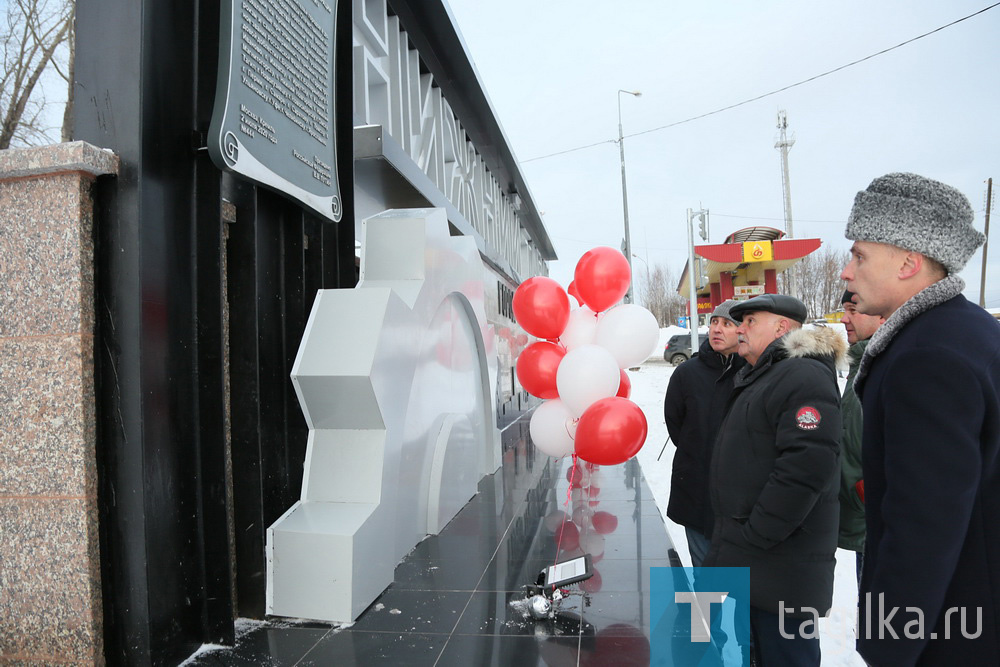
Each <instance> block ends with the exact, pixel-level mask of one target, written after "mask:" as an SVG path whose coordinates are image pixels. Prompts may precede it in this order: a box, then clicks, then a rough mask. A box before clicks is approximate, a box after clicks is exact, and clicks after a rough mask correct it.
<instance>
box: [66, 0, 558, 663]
mask: <svg viewBox="0 0 1000 667" xmlns="http://www.w3.org/2000/svg"><path fill="white" fill-rule="evenodd" d="M237 12H238V13H239V15H240V17H241V20H245V21H247V24H246V25H242V26H240V27H239V37H240V39H239V40H238V39H234V37H233V35H234V32H233V31H234V27H233V26H234V25H237V23H236V22H234V21H233V18H234V16H235V14H236V13H237ZM307 16H308V17H310V18H306V17H307ZM324 16H326V17H328V19H329V21H327V19H323V20H322V21H321V20H320V19H321V18H323V17H324ZM246 17H249V18H246ZM317 17H319V18H317ZM313 21H315V22H316V25H319V26H320V28H319V29H317V27H316V25H314V24H313ZM317 30H319V31H318V32H317ZM324 30H327V31H328V33H324V32H323V31H324ZM303 34H309V35H311V37H309V39H308V40H305V41H303V42H302V44H301V45H300V44H299V41H296V40H298V39H299V38H301V37H302V35H303ZM225 35H228V36H229V37H228V42H227V39H226V38H225ZM282 39H289V40H293V42H294V44H293V46H294V47H295V49H290V48H289V45H288V44H284V45H282V43H281V40H282ZM240 40H242V41H240ZM237 42H239V43H240V47H239V56H238V57H237V55H236V54H235V50H236V47H235V46H234V44H235V43H237ZM303 45H304V46H303ZM322 48H329V52H328V54H329V55H331V56H332V59H333V62H332V63H331V62H329V61H328V60H327V56H325V55H324V56H322V57H320V56H318V55H317V54H318V53H319V52H320V50H321V49H322ZM76 49H77V50H76V75H75V78H76V81H75V96H76V118H75V136H74V138H75V139H81V140H85V141H87V142H89V143H92V144H94V145H96V146H99V147H102V148H107V149H110V150H113V151H114V152H115V153H116V154H117V155H118V156H119V158H120V160H121V167H120V172H119V177H118V178H117V180H115V181H113V182H105V183H99V184H98V186H97V190H96V191H95V193H94V195H95V200H96V210H95V220H94V229H95V238H94V243H95V272H96V288H95V289H96V294H95V303H96V310H97V311H98V316H97V322H96V331H95V335H94V347H95V356H96V368H95V378H96V379H95V384H96V391H97V405H98V414H97V442H98V451H97V458H98V488H97V496H98V507H99V517H98V519H99V525H100V546H101V572H100V579H101V588H102V592H103V599H102V603H103V626H104V653H105V659H106V661H107V662H108V663H109V664H153V665H160V664H177V663H178V662H179V661H181V660H183V659H184V658H185V657H187V656H188V655H190V654H191V653H192V652H193V651H194V650H195V649H197V648H198V646H200V645H201V644H203V643H216V644H231V643H232V642H233V639H234V626H233V619H234V618H236V617H250V618H261V617H263V615H264V614H265V612H266V605H267V596H268V588H267V580H268V576H267V569H268V564H267V561H266V549H265V543H266V540H267V531H268V529H269V527H271V526H272V525H274V524H275V522H276V521H277V520H278V519H279V518H280V517H281V516H282V515H283V514H284V513H286V512H287V511H288V510H289V508H291V507H292V506H293V505H295V504H296V503H297V502H299V501H300V500H301V499H302V498H304V497H306V496H307V495H308V493H309V490H308V489H307V488H305V487H304V486H303V484H304V481H306V482H308V480H307V479H306V480H304V465H305V461H306V457H307V454H306V451H307V445H308V442H309V440H310V437H311V436H310V429H311V426H315V424H310V423H309V422H308V421H307V419H309V417H308V415H304V414H303V409H302V407H300V403H299V398H300V397H299V395H298V394H297V387H296V385H295V384H293V381H292V378H291V377H290V375H291V374H292V370H293V367H294V366H295V362H296V358H297V356H298V355H299V354H300V348H301V346H302V345H303V336H304V334H305V332H306V330H307V326H308V322H309V318H310V313H311V312H313V310H314V306H315V305H316V301H317V296H316V295H317V294H318V293H320V292H321V290H326V291H327V293H330V292H337V291H338V290H353V289H354V287H355V285H356V284H357V282H358V275H359V255H358V251H357V248H356V243H357V241H359V240H360V239H361V238H362V235H361V233H360V230H361V229H362V221H363V219H366V218H369V217H371V216H378V215H380V214H382V213H384V212H385V211H386V210H388V209H399V208H410V209H412V208H421V209H433V210H434V211H435V212H436V213H434V214H427V215H428V216H430V217H432V218H435V219H436V220H437V221H438V222H437V223H436V224H437V227H436V228H437V229H438V231H437V232H435V234H438V236H439V237H440V234H441V231H440V230H446V231H445V236H452V237H455V236H459V237H467V238H466V239H464V240H463V243H462V244H460V245H462V247H463V251H462V252H464V253H468V252H469V250H470V248H471V249H472V250H471V252H472V254H473V255H476V254H477V252H478V257H476V262H479V265H480V266H481V277H480V279H479V280H478V281H475V282H476V284H475V285H463V286H462V287H461V289H460V290H459V291H461V292H462V293H466V294H473V295H475V294H480V295H481V296H480V297H477V298H478V299H479V300H478V301H470V300H469V299H468V298H465V300H464V301H463V300H462V299H457V300H455V299H451V298H449V299H447V300H446V303H447V304H453V303H454V304H461V303H476V304H478V305H476V307H475V308H472V309H470V308H469V307H467V306H462V307H461V308H457V309H455V310H454V311H452V310H449V308H450V306H449V307H446V308H444V309H443V310H442V311H441V313H442V314H441V315H440V317H441V318H445V319H446V320H447V321H448V322H455V321H456V320H451V319H447V318H450V317H451V315H448V313H451V312H458V313H460V312H464V313H466V315H465V316H464V317H465V318H466V319H465V320H464V321H466V322H471V321H473V319H474V321H476V322H477V323H482V322H483V321H484V320H485V322H486V324H485V325H484V326H485V327H486V329H485V331H486V332H487V333H489V334H492V341H493V344H494V345H495V347H494V348H492V349H490V350H489V354H490V355H492V357H491V358H492V359H493V361H492V363H493V364H495V366H493V368H495V369H496V370H495V371H492V370H491V372H489V373H485V374H484V373H480V374H479V375H478V376H476V377H478V378H479V380H477V381H476V382H478V384H475V386H476V387H479V388H481V389H482V388H484V387H485V389H483V390H482V391H480V392H479V394H478V395H489V396H491V397H492V398H491V399H490V400H492V401H494V403H493V405H491V406H490V408H491V410H490V412H489V414H490V415H492V417H491V419H492V421H491V422H488V423H483V424H481V425H480V426H479V427H477V428H480V430H481V431H482V432H484V433H485V432H487V431H488V430H489V429H493V430H496V429H502V428H504V426H505V425H507V424H509V423H511V422H512V421H513V420H514V419H516V418H517V417H518V416H519V415H521V414H523V412H524V411H525V410H527V409H528V407H529V406H530V404H529V401H528V397H527V395H526V394H525V393H524V392H523V391H522V390H521V389H520V387H519V386H518V384H517V382H516V377H515V376H514V373H513V359H514V357H515V356H516V353H517V351H518V349H519V346H522V345H524V344H525V343H526V339H525V338H524V337H523V334H522V333H521V332H520V331H519V329H518V328H517V326H516V324H515V323H514V321H513V317H512V312H511V306H510V300H511V297H512V295H513V290H514V289H515V288H516V287H517V285H518V283H519V282H520V281H521V280H522V279H524V278H526V277H528V276H531V275H536V274H544V273H545V272H546V268H545V262H546V261H547V260H551V259H555V253H554V251H553V248H552V244H551V242H550V240H549V239H548V236H547V235H546V233H545V230H544V227H543V226H542V223H541V219H540V216H539V214H538V211H537V209H536V207H535V205H534V202H533V200H532V197H531V194H530V191H529V189H528V187H527V185H526V183H525V182H524V179H523V176H522V174H521V173H520V170H519V168H518V165H517V161H516V159H514V157H513V155H512V154H511V151H510V148H509V145H508V143H507V141H506V138H505V137H504V135H503V132H502V130H501V128H500V124H499V122H498V121H497V119H496V117H495V114H494V113H493V110H492V108H491V107H490V105H489V102H488V100H487V97H486V94H485V92H484V91H483V90H482V84H481V82H479V80H478V77H477V75H476V73H475V68H474V67H473V65H472V63H471V61H470V59H469V56H468V54H467V52H466V51H465V48H464V46H463V44H462V39H461V36H460V35H459V34H458V31H457V29H456V27H455V26H454V22H453V20H452V17H451V15H450V13H449V11H448V9H447V7H446V5H445V4H444V3H442V2H439V1H438V0H433V1H431V2H421V1H418V0H365V1H360V0H359V1H355V2H346V1H345V0H340V1H337V2H334V1H332V0H309V1H308V2H306V1H305V0H202V1H198V2H196V1H194V0H171V1H169V2H168V1H166V0H78V4H77V46H76ZM244 49H246V51H244ZM303 49H304V50H305V51H303ZM293 51H295V53H293ZM292 56H294V57H292ZM306 56H308V58H306ZM302 58H306V60H305V61H303V60H302ZM303 62H308V63H311V64H309V65H308V66H309V67H311V68H312V69H311V70H310V71H309V72H308V73H306V72H305V70H304V69H303V68H304V67H305V65H303ZM220 63H223V65H222V66H221V67H220ZM225 63H228V65H227V64H225ZM275 63H280V64H281V68H279V67H276V66H275ZM324 67H328V68H329V69H328V71H327V72H325V73H324V71H323V68H324ZM282 68H284V69H282ZM300 69H303V71H302V72H299V70H300ZM223 73H225V76H226V77H227V78H228V80H229V83H232V82H233V80H234V79H235V78H236V76H237V75H238V76H239V79H240V81H239V85H237V86H236V90H237V92H238V93H239V94H241V95H243V96H244V99H243V101H242V102H240V101H238V100H237V101H236V105H235V107H233V106H229V105H227V104H226V103H224V102H220V94H219V91H220V89H222V90H230V88H231V87H225V86H223V85H222V83H221V82H220V77H221V76H222V75H223ZM244 78H245V79H246V81H244ZM321 81H327V82H328V85H329V89H327V90H325V91H324V90H322V86H319V87H317V86H318V85H319V84H318V82H321ZM290 82H291V83H296V82H298V83H300V84H303V85H302V87H300V88H299V89H296V90H292V89H291V88H289V83H290ZM241 86H242V87H241ZM276 92H277V93H280V95H278V94H275V93H276ZM282 96H284V97H282ZM289 96H292V98H294V99H290V98H289ZM296 96H297V97H296ZM327 101H328V102H329V105H327ZM220 108H221V109H235V115H228V114H227V113H223V119H222V120H220V116H219V115H218V114H217V113H216V111H217V110H218V109H220ZM286 112H287V113H286ZM213 117H214V118H215V120H216V123H214V124H213ZM282 119H284V121H287V123H288V124H290V125H288V124H283V120H282ZM325 122H329V126H328V129H326V130H323V129H322V128H321V127H320V126H322V125H323V123H325ZM230 123H233V124H235V125H231V124H230ZM303 126H305V127H306V128H308V129H305V130H304V129H303ZM234 127H235V130H234V129H233V128H234ZM318 128H319V129H318ZM324 132H325V135H324ZM230 133H231V134H232V135H233V136H235V137H236V139H237V140H236V141H230V143H228V144H227V143H225V138H226V137H227V136H229V135H230ZM313 135H316V136H313ZM220 138H221V140H220ZM306 138H308V140H307V139H306ZM320 139H323V140H325V141H326V143H325V144H324V143H323V141H320ZM310 141H311V142H312V143H311V144H310V143H309V142H310ZM303 146H305V147H307V148H303ZM329 147H335V148H333V151H332V153H330V152H323V151H324V150H326V149H327V148H329ZM266 149H273V150H272V151H271V152H269V151H268V150H266ZM234 151H235V152H234ZM272 153H274V154H272ZM296 153H297V154H298V155H296ZM213 154H215V160H213ZM248 154H249V155H250V156H252V157H253V162H254V164H253V165H252V167H251V168H249V169H247V168H245V165H244V164H241V162H242V159H243V158H245V157H247V155H248ZM233 158H235V160H234V159H233ZM300 167H301V168H302V171H298V172H296V170H298V169H299V168H300ZM262 169H263V171H262ZM286 169H288V170H291V171H290V172H288V171H285V170H286ZM289 173H290V174H291V175H288V174H289ZM274 174H278V175H280V178H281V179H284V181H287V182H290V183H293V184H294V185H295V187H289V186H288V185H287V184H285V183H282V182H281V181H280V180H277V179H275V178H272V175H274ZM327 181H328V182H327ZM315 185H318V186H319V189H318V190H315V191H314V192H313V193H312V194H313V195H315V197H312V198H310V197H309V196H305V195H303V193H302V192H298V191H297V190H296V188H298V189H299V190H303V191H306V190H309V189H310V188H312V187H313V186H315ZM334 186H336V187H334ZM317 197H318V199H317ZM335 197H339V204H337V203H336V200H335V199H334V198H335ZM338 219H339V222H338V221H337V220H338ZM443 241H447V239H446V238H445V239H443ZM400 242H401V241H400ZM470 244H471V245H470ZM388 245H389V246H390V247H391V246H392V244H391V243H389V244H388ZM444 245H445V246H447V245H448V243H444ZM380 261H385V260H384V259H383V260H380ZM465 265H466V266H467V265H468V263H467V262H466V263H465ZM400 289H402V288H400ZM359 291H360V292H363V291H364V290H359ZM369 291H372V292H377V291H378V290H369ZM404 291H405V290H404ZM404 301H405V299H404ZM476 308H478V309H479V310H478V311H476ZM473 311H475V312H476V313H477V314H476V316H475V318H472V319H470V317H471V316H469V315H468V313H471V312H473ZM325 317H328V315H325ZM435 317H438V316H435ZM431 319H432V321H435V322H436V321H438V320H436V319H434V318H431ZM328 323H329V325H330V326H332V327H333V329H334V330H336V331H338V332H340V333H349V332H350V331H351V330H352V327H353V326H354V323H352V322H351V321H350V319H349V318H348V317H347V316H346V314H345V313H337V312H335V313H334V314H333V315H332V319H331V320H330V322H328ZM449 326H454V325H449ZM462 326H464V327H466V328H465V329H453V331H455V332H458V333H455V334H454V335H459V333H461V336H460V338H461V339H462V340H476V341H478V340H479V338H477V337H476V336H474V335H472V334H471V333H469V332H470V331H472V329H470V328H469V327H468V326H467V325H466V324H463V325H462ZM462 332H464V333H462ZM462 337H464V338H462ZM348 338H349V336H348ZM480 338H481V336H480ZM482 345H483V346H484V347H485V346H486V343H485V339H484V342H483V343H482ZM425 351H426V352H427V354H429V355H431V356H433V354H434V353H435V351H436V348H435V347H434V346H430V347H427V348H426V349H425ZM348 352H350V351H348ZM456 363H457V362H456ZM306 375H308V372H304V373H300V374H299V377H300V378H301V377H305V376H306ZM413 377H414V378H415V379H414V380H413V383H414V385H416V386H424V385H421V383H422V382H425V380H424V379H421V378H423V377H424V376H422V375H420V374H415V375H414V376H413ZM300 381H302V380H301V379H299V380H296V382H300ZM477 414H478V413H477ZM425 416H426V415H425ZM467 422H468V423H473V422H469V421H468V420H466V422H462V421H461V420H453V423H452V426H451V429H450V430H449V431H448V433H454V434H455V438H456V439H457V440H461V438H460V437H459V436H460V434H461V433H463V432H464V431H465V429H466V427H465V426H464V424H466V423H467ZM476 423H478V422H476ZM438 426H440V424H438ZM321 428H322V426H321ZM438 432H439V433H442V432H443V431H441V430H440V429H439V430H438ZM441 438H445V439H447V438H446V437H445V436H440V437H439V438H438V441H440V440H441ZM434 451H438V450H434ZM440 451H441V452H443V453H441V454H440V455H437V454H436V455H435V456H436V457H437V458H434V460H433V462H432V465H430V466H429V469H430V470H432V471H433V470H437V471H438V472H437V473H436V474H438V476H439V478H440V475H441V474H442V471H443V470H447V469H449V468H448V466H449V465H452V464H451V463H450V461H451V459H450V458H449V456H448V455H447V452H446V450H440ZM476 456H477V457H480V456H482V457H483V458H484V460H485V458H487V457H486V454H485V452H482V451H477V454H476ZM480 463H481V465H486V464H485V463H483V462H480ZM480 469H482V468H480ZM438 481H439V482H440V479H438ZM335 487H336V484H334V488H327V489H326V490H325V491H324V493H325V494H328V495H329V494H333V495H336V494H337V493H338V491H337V489H336V488H335ZM463 488H466V487H463ZM425 497H426V496H425ZM436 502H437V503H438V504H436V505H434V504H432V505H431V506H429V507H425V508H424V510H423V516H424V517H425V518H426V525H427V526H428V527H430V528H433V527H435V526H436V524H437V523H439V522H440V521H441V520H445V518H446V517H447V514H448V512H449V511H451V510H453V509H454V502H457V501H456V500H455V499H454V498H447V499H445V498H439V499H438V500H437V501H436ZM442 507H444V508H445V509H443V510H442V509H441V508H442ZM449 508H450V509H449ZM438 510H440V511H438ZM399 548H402V547H399V546H398V545H397V546H395V547H394V551H393V555H398V554H397V553H396V551H395V550H396V549H399Z"/></svg>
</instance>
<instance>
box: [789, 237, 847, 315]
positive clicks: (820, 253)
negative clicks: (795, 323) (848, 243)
mask: <svg viewBox="0 0 1000 667" xmlns="http://www.w3.org/2000/svg"><path fill="white" fill-rule="evenodd" d="M849 259H850V255H849V253H848V252H847V251H846V250H834V249H832V248H830V247H823V248H820V249H819V250H817V251H816V252H814V253H812V254H810V255H807V256H806V257H805V258H804V259H802V261H800V262H798V263H797V264H796V265H795V266H793V267H792V268H791V269H789V270H788V271H785V272H783V273H782V274H781V275H780V276H779V277H778V291H779V292H781V293H782V294H788V293H789V290H790V287H791V285H790V283H791V280H790V276H789V275H788V274H789V273H790V272H792V271H794V272H795V274H796V277H797V278H798V294H793V295H792V296H795V297H797V298H798V299H799V300H800V301H802V303H804V304H805V305H806V308H807V309H808V310H809V315H810V317H813V318H819V317H823V315H825V314H826V313H831V312H833V311H835V310H837V309H838V308H840V297H841V295H842V294H843V293H844V283H843V281H842V280H841V279H840V272H841V271H842V270H843V269H844V267H845V266H846V265H847V262H848V260H849Z"/></svg>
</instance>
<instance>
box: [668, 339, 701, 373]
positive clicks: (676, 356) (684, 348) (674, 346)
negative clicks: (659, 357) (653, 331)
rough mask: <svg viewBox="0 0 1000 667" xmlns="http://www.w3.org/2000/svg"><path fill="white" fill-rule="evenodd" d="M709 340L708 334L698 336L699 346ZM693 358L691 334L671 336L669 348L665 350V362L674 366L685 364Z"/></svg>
mask: <svg viewBox="0 0 1000 667" xmlns="http://www.w3.org/2000/svg"><path fill="white" fill-rule="evenodd" d="M706 340H708V334H707V333H703V334H698V346H699V347H701V344H702V343H704V342H705V341H706ZM690 358H691V334H681V335H678V336H671V337H670V339H669V340H667V346H666V347H664V348H663V360H664V361H669V362H670V363H672V364H673V365H674V366H677V365H680V364H683V363H684V362H685V361H687V360H688V359H690Z"/></svg>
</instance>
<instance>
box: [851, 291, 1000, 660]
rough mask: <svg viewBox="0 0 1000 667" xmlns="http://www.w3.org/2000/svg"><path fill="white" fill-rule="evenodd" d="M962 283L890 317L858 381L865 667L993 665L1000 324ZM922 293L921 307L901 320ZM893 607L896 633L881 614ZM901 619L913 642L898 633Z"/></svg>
mask: <svg viewBox="0 0 1000 667" xmlns="http://www.w3.org/2000/svg"><path fill="white" fill-rule="evenodd" d="M947 280H948V279H945V281H947ZM943 282H944V281H942V282H939V283H937V284H936V285H938V286H942V285H943ZM960 289H961V287H956V288H954V289H952V290H951V291H950V292H949V291H945V293H944V294H938V297H937V298H934V294H933V293H934V292H935V291H939V290H935V286H933V285H932V286H931V287H930V288H928V289H927V290H925V291H924V292H921V293H920V294H918V295H917V296H916V297H914V299H911V300H910V301H909V302H907V304H904V306H903V307H902V308H900V310H899V311H897V312H896V313H894V314H893V316H892V317H891V318H889V320H887V321H886V323H885V324H883V325H882V327H880V329H879V331H877V332H876V335H875V336H873V337H872V339H871V342H870V343H869V346H868V351H869V353H870V352H871V351H872V350H873V348H874V349H875V350H876V353H875V355H872V357H871V358H870V357H869V356H868V355H866V356H865V358H864V359H863V360H862V364H861V370H860V371H859V378H860V382H859V383H858V384H856V385H855V386H856V389H857V390H858V395H859V396H860V397H861V401H862V406H863V408H864V431H863V448H862V464H863V466H864V474H865V518H866V522H867V531H868V534H867V542H866V543H865V559H864V569H863V571H862V575H861V592H862V604H861V609H860V611H861V619H860V621H861V622H860V629H861V634H862V638H861V639H860V640H859V642H858V650H859V651H860V653H861V655H862V657H864V658H865V660H867V661H868V662H869V663H870V664H872V665H878V666H883V665H891V666H892V667H903V666H907V665H914V664H916V665H963V666H972V665H992V666H995V665H1000V325H998V323H997V322H996V320H994V319H993V318H992V317H990V315H989V314H987V313H986V311H984V310H983V309H982V308H980V307H979V306H976V305H975V304H972V303H969V302H968V301H967V300H966V299H965V297H963V296H961V295H960V294H959V295H958V296H953V294H952V293H953V292H955V293H957V292H958V291H960ZM925 296H930V297H931V298H930V303H928V304H925V306H924V307H927V308H929V309H925V310H923V312H919V313H918V314H916V315H915V316H914V315H913V314H912V312H910V313H909V314H908V316H907V314H906V313H904V316H902V317H897V315H899V314H900V311H904V309H907V311H910V310H911V309H910V308H908V306H911V305H918V308H916V310H921V307H919V303H920V302H921V301H927V299H925V298H924V297H925ZM942 298H943V299H946V300H944V301H943V302H941V303H938V304H936V305H935V301H939V300H940V299H942ZM883 329H885V331H883ZM880 336H881V337H882V338H884V339H887V341H888V342H887V341H886V340H882V341H880V340H879V337H880ZM884 343H887V344H884ZM880 347H881V348H884V349H882V350H881V351H878V350H879V348H880ZM866 362H868V363H867V368H866ZM866 371H867V372H866ZM880 595H882V596H884V597H883V598H882V600H883V608H884V610H885V611H884V613H881V614H880V612H879V596H880ZM867 600H870V601H871V602H870V605H869V604H867ZM897 607H898V611H897V613H896V614H895V615H894V617H893V618H892V619H891V623H890V626H891V632H895V633H896V635H897V636H898V637H899V639H893V638H892V635H891V634H890V629H888V628H886V627H882V626H881V625H882V624H881V623H880V615H881V617H882V618H885V617H886V616H888V615H889V613H890V611H891V610H892V609H893V608H897ZM907 607H911V608H914V609H920V610H921V613H922V621H923V623H922V628H920V626H918V625H916V622H917V620H918V619H917V614H916V613H915V612H910V611H907V610H906V608H907ZM950 609H954V610H955V611H954V612H950V613H949V610H950ZM963 610H964V613H963ZM977 610H979V611H977ZM980 612H981V616H980ZM963 615H964V616H965V618H964V619H963V618H962V617H963ZM909 623H914V625H911V626H910V627H909V630H910V634H911V635H917V634H920V635H922V638H916V637H914V638H907V637H906V636H905V634H904V633H905V631H906V630H907V624H909ZM869 627H870V631H869V630H868V629H867V628H869ZM918 629H922V632H919V633H918V632H917V630H918ZM880 630H881V632H882V635H883V637H884V639H879V638H878V636H879V632H880ZM963 630H965V634H966V635H969V636H975V638H967V637H965V636H963ZM946 636H948V637H949V638H948V639H946V638H945V637H946Z"/></svg>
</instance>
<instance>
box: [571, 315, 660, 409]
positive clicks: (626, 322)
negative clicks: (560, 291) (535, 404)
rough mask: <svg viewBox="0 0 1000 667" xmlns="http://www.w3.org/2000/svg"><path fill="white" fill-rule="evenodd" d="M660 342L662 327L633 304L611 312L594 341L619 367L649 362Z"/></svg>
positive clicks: (599, 325) (600, 326)
mask: <svg viewBox="0 0 1000 667" xmlns="http://www.w3.org/2000/svg"><path fill="white" fill-rule="evenodd" d="M659 340H660V325H659V324H658V323H657V321H656V317H654V316H653V313H651V312H649V311H648V310H646V309H645V308H643V307H642V306H637V305H635V304H634V303H625V304H622V305H620V306H616V307H614V308H612V309H611V310H609V311H608V312H607V313H606V314H605V315H604V317H603V318H601V320H600V322H599V323H598V324H597V335H596V337H595V338H594V342H595V343H596V344H598V345H600V346H601V347H603V348H605V349H607V350H608V351H609V352H610V353H611V354H612V355H613V356H614V358H615V361H616V362H617V363H618V367H619V368H629V367H630V366H638V365H639V364H641V363H642V362H644V361H646V359H647V358H649V355H650V354H652V353H653V350H654V349H656V346H657V344H658V343H659ZM560 395H561V394H560Z"/></svg>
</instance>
